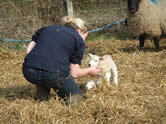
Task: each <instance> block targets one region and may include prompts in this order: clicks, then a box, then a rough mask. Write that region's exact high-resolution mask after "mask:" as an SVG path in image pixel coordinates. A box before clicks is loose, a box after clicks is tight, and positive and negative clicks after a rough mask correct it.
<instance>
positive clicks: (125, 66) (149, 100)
mask: <svg viewBox="0 0 166 124" xmlns="http://www.w3.org/2000/svg"><path fill="white" fill-rule="evenodd" d="M86 44H87V48H86V54H85V57H84V60H83V63H82V66H83V67H86V66H87V53H88V52H91V53H95V54H98V55H104V54H110V55H111V56H112V58H113V59H114V61H115V63H116V65H117V68H118V72H119V86H118V87H116V86H114V85H111V87H107V86H106V85H104V84H103V87H102V88H100V89H96V90H92V91H89V92H85V91H84V90H83V87H84V85H85V82H86V81H87V80H89V79H91V77H86V78H81V79H79V80H77V83H78V85H79V86H80V87H81V90H82V91H83V93H84V95H85V96H87V99H86V100H84V101H82V102H81V103H80V104H77V105H75V106H69V107H67V106H65V105H64V104H63V101H62V100H60V99H56V100H55V99H54V97H56V94H55V93H54V92H53V91H52V97H51V99H50V100H49V101H48V102H44V103H39V102H37V101H35V100H34V97H35V88H34V86H33V85H31V84H29V83H28V82H27V81H26V80H25V79H24V78H23V75H22V70H21V66H22V62H23V59H24V56H25V53H24V52H23V51H16V50H9V49H4V48H2V47H1V48H0V70H1V71H0V76H1V79H0V123H2V124H37V123H38V124H59V123H62V124H95V123H96V124H165V123H166V41H165V40H162V41H161V47H162V51H160V52H157V53H156V52H155V49H154V46H153V44H152V43H151V42H149V41H147V42H146V44H145V50H144V51H139V50H138V49H137V45H138V41H136V40H105V41H103V40H97V41H95V42H92V41H88V42H87V43H86Z"/></svg>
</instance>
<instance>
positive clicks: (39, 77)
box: [22, 16, 100, 104]
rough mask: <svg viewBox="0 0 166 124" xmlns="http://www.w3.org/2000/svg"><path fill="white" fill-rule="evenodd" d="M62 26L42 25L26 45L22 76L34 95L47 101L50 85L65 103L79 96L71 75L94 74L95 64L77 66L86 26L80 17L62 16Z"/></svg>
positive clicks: (80, 94)
mask: <svg viewBox="0 0 166 124" xmlns="http://www.w3.org/2000/svg"><path fill="white" fill-rule="evenodd" d="M62 22H63V25H62V26H60V25H51V26H46V27H42V28H41V29H39V30H38V31H37V32H36V33H35V34H34V35H33V36H32V41H31V42H30V43H29V44H28V46H27V49H26V53H27V55H26V56H25V59H24V63H23V67H22V70H23V75H24V77H25V79H26V80H28V81H29V82H30V83H32V84H35V85H36V91H37V98H38V99H39V100H40V101H43V100H48V99H49V95H50V89H51V88H53V89H54V90H55V92H56V93H57V94H58V96H59V97H61V98H63V99H64V100H65V103H66V104H70V103H75V102H78V101H80V100H81V99H83V95H82V93H81V91H80V89H79V87H78V86H77V84H76V82H75V81H74V78H80V77H83V76H86V75H92V76H95V75H98V74H99V73H100V69H99V68H98V67H89V68H81V66H80V65H81V60H82V59H83V55H84V50H85V42H84V40H85V39H86V37H87V36H88V28H87V25H86V24H85V22H84V21H83V20H81V19H80V18H74V17H69V16H66V17H64V18H63V19H62Z"/></svg>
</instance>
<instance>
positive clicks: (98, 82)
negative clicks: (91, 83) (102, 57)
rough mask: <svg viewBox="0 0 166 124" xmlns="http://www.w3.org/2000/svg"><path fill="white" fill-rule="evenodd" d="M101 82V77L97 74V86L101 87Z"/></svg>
mask: <svg viewBox="0 0 166 124" xmlns="http://www.w3.org/2000/svg"><path fill="white" fill-rule="evenodd" d="M101 84H102V78H101V76H99V78H98V80H97V81H96V85H97V87H99V88H101V86H102V85H101Z"/></svg>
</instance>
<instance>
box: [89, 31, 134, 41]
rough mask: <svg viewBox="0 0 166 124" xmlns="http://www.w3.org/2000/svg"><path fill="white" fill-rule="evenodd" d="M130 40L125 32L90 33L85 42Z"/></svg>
mask: <svg viewBox="0 0 166 124" xmlns="http://www.w3.org/2000/svg"><path fill="white" fill-rule="evenodd" d="M127 39H132V37H131V36H130V35H129V34H127V33H125V32H115V33H111V32H91V33H89V35H88V37H87V41H95V40H127Z"/></svg>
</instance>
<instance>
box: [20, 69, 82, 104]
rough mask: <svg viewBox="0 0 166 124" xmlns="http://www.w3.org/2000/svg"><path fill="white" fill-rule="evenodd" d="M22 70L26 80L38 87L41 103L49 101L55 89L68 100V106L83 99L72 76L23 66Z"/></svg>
mask: <svg viewBox="0 0 166 124" xmlns="http://www.w3.org/2000/svg"><path fill="white" fill-rule="evenodd" d="M22 69H23V75H24V77H25V79H26V80H28V81H29V82H30V83H32V84H35V85H36V90H37V97H38V99H39V100H40V101H42V100H48V98H49V95H50V94H49V93H50V88H53V89H54V90H55V91H56V93H57V94H58V96H60V97H61V98H66V99H65V101H66V104H69V103H72V102H77V101H79V100H81V99H82V94H81V91H80V89H79V87H78V86H77V85H76V83H75V81H74V79H73V77H72V76H71V75H69V76H67V77H65V76H64V74H63V73H61V72H60V71H57V72H54V73H51V72H47V71H44V70H40V69H36V68H31V67H27V66H23V68H22ZM70 96H71V97H70Z"/></svg>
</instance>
